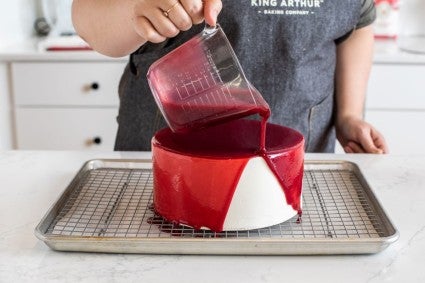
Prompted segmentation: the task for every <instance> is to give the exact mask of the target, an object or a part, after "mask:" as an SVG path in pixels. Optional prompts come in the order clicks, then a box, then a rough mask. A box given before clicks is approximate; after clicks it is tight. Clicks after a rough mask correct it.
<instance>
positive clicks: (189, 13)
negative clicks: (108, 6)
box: [133, 0, 222, 43]
mask: <svg viewBox="0 0 425 283" xmlns="http://www.w3.org/2000/svg"><path fill="white" fill-rule="evenodd" d="M221 8H222V2H221V0H180V1H179V0H156V1H153V0H137V1H136V4H135V6H134V11H133V24H134V29H135V31H136V32H137V34H139V35H140V36H141V37H142V38H144V39H145V40H147V41H151V42H153V43H159V42H162V41H164V40H166V39H167V38H170V37H174V36H176V35H177V34H178V33H179V32H180V31H185V30H188V29H190V28H191V27H192V25H194V24H200V23H201V22H202V21H204V20H205V22H206V23H207V24H209V25H211V26H215V25H216V21H217V16H218V14H219V13H220V11H221Z"/></svg>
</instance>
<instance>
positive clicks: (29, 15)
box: [0, 0, 40, 45]
mask: <svg viewBox="0 0 425 283" xmlns="http://www.w3.org/2000/svg"><path fill="white" fill-rule="evenodd" d="M39 1H40V0H0V45H9V44H13V43H15V42H19V41H22V40H24V39H25V38H28V37H30V36H32V35H33V34H34V29H33V24H34V20H35V19H36V17H37V14H38V9H39Z"/></svg>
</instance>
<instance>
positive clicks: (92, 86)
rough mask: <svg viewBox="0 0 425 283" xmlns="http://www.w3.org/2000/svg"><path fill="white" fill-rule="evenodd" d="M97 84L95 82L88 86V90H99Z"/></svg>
mask: <svg viewBox="0 0 425 283" xmlns="http://www.w3.org/2000/svg"><path fill="white" fill-rule="evenodd" d="M99 87H100V86H99V83H97V82H93V83H92V84H91V85H90V88H91V89H92V90H98V89H99Z"/></svg>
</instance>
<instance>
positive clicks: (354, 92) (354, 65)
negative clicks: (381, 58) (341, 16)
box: [335, 26, 373, 123]
mask: <svg viewBox="0 0 425 283" xmlns="http://www.w3.org/2000/svg"><path fill="white" fill-rule="evenodd" d="M337 53H338V54H337V56H338V57H337V67H336V77H335V79H336V81H335V84H336V86H335V87H336V107H337V109H336V114H337V116H336V118H337V121H336V122H337V123H343V121H344V120H345V119H347V118H357V119H362V118H363V110H364V102H365V94H366V89H367V82H368V78H369V73H370V68H371V65H372V56H373V30H372V27H371V26H367V27H364V28H361V29H358V30H356V31H354V32H353V34H352V35H351V36H350V37H349V38H348V39H347V40H346V41H344V42H342V43H341V44H340V45H339V46H338V47H337Z"/></svg>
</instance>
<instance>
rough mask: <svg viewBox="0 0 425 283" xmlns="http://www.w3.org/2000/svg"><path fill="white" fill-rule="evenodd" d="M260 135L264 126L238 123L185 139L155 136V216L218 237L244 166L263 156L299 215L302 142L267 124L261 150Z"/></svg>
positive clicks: (171, 134) (293, 134)
mask: <svg viewBox="0 0 425 283" xmlns="http://www.w3.org/2000/svg"><path fill="white" fill-rule="evenodd" d="M262 124H263V125H262ZM262 129H265V123H264V121H263V123H261V122H260V121H255V120H247V119H239V120H234V121H231V122H227V123H223V124H220V125H217V126H212V127H208V128H205V129H202V130H198V131H193V132H188V133H185V134H178V133H174V132H172V131H171V129H169V128H165V129H162V130H160V131H159V132H157V133H156V134H155V136H154V138H153V139H152V153H153V175H154V178H153V180H154V208H155V211H156V212H157V213H158V214H160V215H161V216H163V217H164V218H165V219H167V220H169V221H172V222H175V223H178V224H185V225H189V226H191V227H193V228H195V229H199V228H202V227H206V228H209V229H211V230H213V231H216V232H219V231H222V230H223V224H224V221H225V218H226V215H227V211H228V209H229V206H230V203H231V201H232V198H233V194H234V192H235V189H236V187H237V184H238V181H239V178H240V176H241V174H242V172H243V170H244V168H245V166H246V164H247V162H248V161H249V160H250V159H252V158H254V157H258V156H262V157H263V158H264V159H265V160H266V162H267V164H268V165H269V167H270V169H271V170H272V171H273V173H274V175H275V176H276V178H277V179H278V181H279V183H280V184H281V187H282V190H283V192H284V195H285V197H286V202H287V204H289V205H291V206H292V208H293V209H294V210H295V211H298V212H299V213H300V212H301V204H300V200H301V189H302V176H303V164H304V138H303V136H302V135H301V134H300V133H299V132H297V131H295V130H293V129H290V128H287V127H283V126H280V125H275V124H270V123H268V124H267V127H266V129H267V130H266V133H265V150H261V149H260V146H259V144H260V136H264V134H263V135H261V130H262ZM258 189H259V190H261V188H258ZM247 209H249V207H247Z"/></svg>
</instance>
